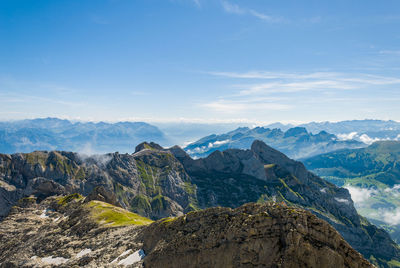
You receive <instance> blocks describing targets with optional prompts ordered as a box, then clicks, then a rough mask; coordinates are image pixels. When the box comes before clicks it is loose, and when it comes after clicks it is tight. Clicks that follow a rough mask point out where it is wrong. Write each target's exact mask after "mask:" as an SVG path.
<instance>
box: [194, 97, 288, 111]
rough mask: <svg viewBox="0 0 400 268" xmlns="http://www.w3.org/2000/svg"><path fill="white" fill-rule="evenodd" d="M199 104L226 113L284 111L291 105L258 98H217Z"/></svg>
mask: <svg viewBox="0 0 400 268" xmlns="http://www.w3.org/2000/svg"><path fill="white" fill-rule="evenodd" d="M201 106H203V107H206V108H209V109H212V110H214V111H216V112H222V113H227V114H234V113H240V112H244V111H285V110H290V109H291V108H292V107H291V106H290V105H287V104H282V103H277V102H272V101H262V100H261V101H260V100H224V99H221V100H217V101H212V102H209V103H204V104H201Z"/></svg>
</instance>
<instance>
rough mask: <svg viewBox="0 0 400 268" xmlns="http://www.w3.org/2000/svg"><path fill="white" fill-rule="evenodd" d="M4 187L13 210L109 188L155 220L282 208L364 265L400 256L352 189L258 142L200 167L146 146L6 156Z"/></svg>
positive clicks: (178, 153) (0, 168)
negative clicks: (250, 206) (360, 209)
mask: <svg viewBox="0 0 400 268" xmlns="http://www.w3.org/2000/svg"><path fill="white" fill-rule="evenodd" d="M0 182H1V183H2V185H0V189H2V196H1V198H3V199H7V200H9V201H8V203H7V204H10V205H6V206H5V207H6V208H9V207H10V206H11V205H12V204H13V203H15V201H16V200H18V198H21V197H23V196H28V195H31V194H33V195H36V196H38V197H39V198H40V199H43V198H45V197H46V196H49V195H54V194H60V193H74V192H79V193H81V194H83V195H88V194H90V193H91V192H93V190H94V189H95V187H97V186H103V187H104V188H105V189H106V190H107V191H111V192H113V193H114V195H115V196H116V199H117V201H118V203H119V204H120V205H121V206H122V207H124V208H126V209H129V210H131V211H133V212H137V213H139V214H140V215H143V216H147V217H150V218H152V219H160V218H163V217H167V216H179V215H182V214H183V213H186V212H189V211H193V210H198V209H200V208H207V207H215V206H224V207H230V208H235V207H239V206H241V205H243V204H245V203H249V202H260V203H262V202H266V201H276V202H284V203H286V204H287V205H289V206H297V207H302V208H305V209H307V210H309V211H311V212H312V213H314V214H315V215H317V216H318V217H320V218H322V219H324V220H326V221H328V222H329V223H330V224H332V225H333V226H334V227H335V228H336V229H337V230H338V231H339V232H340V233H341V234H342V235H343V237H344V238H345V239H346V241H347V242H349V244H350V245H352V246H353V247H354V248H355V249H356V250H358V251H360V252H361V253H362V254H363V255H364V256H365V257H366V258H371V259H372V260H375V259H376V261H377V263H379V264H381V265H384V264H385V263H387V262H388V261H391V260H392V259H393V260H399V257H400V252H399V249H398V247H397V245H396V244H395V243H394V242H393V241H392V240H391V239H390V238H389V236H388V235H387V233H385V232H384V231H382V230H380V229H377V228H376V227H375V226H373V225H371V224H370V223H369V222H368V221H366V220H365V219H363V218H361V217H360V216H359V215H358V214H357V212H356V210H355V209H354V206H353V201H352V200H351V198H350V195H349V193H348V191H347V190H346V189H342V188H338V187H336V186H335V185H333V184H331V183H329V182H326V181H324V180H322V179H321V178H319V177H317V176H315V175H314V174H312V173H310V172H308V171H307V170H306V169H305V167H304V166H303V164H302V163H300V162H297V161H294V160H291V159H289V158H287V157H286V156H285V155H284V154H282V153H280V152H278V151H276V150H274V149H272V148H271V147H269V146H267V145H266V144H264V143H263V142H260V141H255V142H254V143H253V144H252V147H251V149H250V150H236V149H230V150H226V151H224V152H219V151H216V152H214V153H213V154H211V155H210V156H208V157H207V158H203V159H197V160H193V159H192V158H190V157H189V156H188V155H187V154H186V153H185V152H184V151H183V150H182V149H181V148H179V147H172V148H170V149H162V148H161V147H160V146H158V145H155V144H152V143H143V144H140V145H139V146H138V147H137V150H136V152H135V153H134V154H118V153H114V154H107V155H103V156H101V157H100V156H97V157H89V158H84V159H82V157H79V155H77V154H74V153H67V152H49V153H48V152H34V153H31V154H15V155H0ZM39 195H40V196H39ZM4 214H6V210H3V215H4Z"/></svg>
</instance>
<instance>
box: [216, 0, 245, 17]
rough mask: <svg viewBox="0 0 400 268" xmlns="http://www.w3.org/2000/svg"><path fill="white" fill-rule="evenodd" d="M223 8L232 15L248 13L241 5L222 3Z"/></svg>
mask: <svg viewBox="0 0 400 268" xmlns="http://www.w3.org/2000/svg"><path fill="white" fill-rule="evenodd" d="M222 7H223V8H224V10H225V11H226V12H228V13H232V14H245V13H246V11H245V10H244V9H242V8H241V7H239V5H236V4H231V3H229V2H228V1H222Z"/></svg>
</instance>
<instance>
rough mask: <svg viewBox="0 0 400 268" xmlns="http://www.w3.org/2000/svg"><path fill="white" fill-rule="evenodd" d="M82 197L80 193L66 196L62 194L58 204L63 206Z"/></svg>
mask: <svg viewBox="0 0 400 268" xmlns="http://www.w3.org/2000/svg"><path fill="white" fill-rule="evenodd" d="M82 199H83V196H82V195H80V194H77V193H75V194H70V195H67V196H64V197H62V198H60V200H59V201H58V204H59V205H61V206H65V205H66V204H68V203H70V202H72V201H80V200H82Z"/></svg>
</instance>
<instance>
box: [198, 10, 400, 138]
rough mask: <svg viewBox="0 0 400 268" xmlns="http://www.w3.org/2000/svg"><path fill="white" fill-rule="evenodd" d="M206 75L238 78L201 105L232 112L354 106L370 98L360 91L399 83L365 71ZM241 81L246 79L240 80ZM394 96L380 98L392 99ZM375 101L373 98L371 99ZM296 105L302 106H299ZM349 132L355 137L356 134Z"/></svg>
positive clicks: (261, 72) (215, 73) (393, 79)
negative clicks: (227, 91) (229, 90)
mask: <svg viewBox="0 0 400 268" xmlns="http://www.w3.org/2000/svg"><path fill="white" fill-rule="evenodd" d="M230 8H231V9H232V12H234V11H233V10H236V11H235V12H242V10H241V9H240V8H239V7H235V6H233V7H230ZM208 74H209V75H212V76H218V77H223V78H228V79H229V80H232V79H238V80H239V81H241V83H240V84H231V85H230V86H229V87H230V88H232V89H233V90H234V91H233V93H231V94H230V95H225V96H220V97H219V98H218V99H217V100H216V101H211V102H207V103H203V104H202V105H201V106H202V107H205V108H207V109H209V108H211V109H212V110H214V111H219V112H225V113H232V114H233V113H241V114H243V113H244V112H255V111H262V110H266V111H271V110H272V111H285V110H289V109H291V108H293V107H296V109H301V108H303V107H304V108H305V107H307V108H306V109H310V107H313V105H310V104H317V105H321V104H322V103H327V104H333V103H335V104H336V105H337V106H345V105H351V106H354V104H355V103H357V104H360V103H361V102H362V104H363V105H364V103H366V102H370V101H371V98H370V97H368V95H366V94H363V92H362V91H363V90H365V91H368V92H369V91H370V90H371V89H372V88H375V87H376V86H377V85H379V86H382V87H383V86H388V85H400V78H397V77H391V76H379V75H371V74H367V73H340V72H309V73H306V72H302V73H300V72H268V71H248V72H223V71H222V72H221V71H214V72H208ZM243 81H245V82H244V83H243ZM249 81H250V82H252V83H249ZM231 83H232V82H231ZM303 92H304V95H303V94H302V96H301V97H299V96H300V94H299V93H303ZM305 94H307V95H305ZM379 99H380V98H379ZM395 99H396V98H390V99H387V100H381V99H380V100H381V101H390V102H393V101H395ZM261 100H262V101H261ZM376 100H377V99H374V101H376ZM299 105H302V106H303V107H299ZM311 109H312V108H311ZM352 135H354V137H356V136H355V135H356V134H352ZM357 135H361V134H357ZM347 138H348V137H347V136H345V134H343V135H342V139H347ZM357 138H359V140H361V139H362V141H363V142H366V143H368V144H370V143H372V142H374V141H376V140H374V139H371V138H369V137H368V136H362V137H361V136H360V137H358V136H357Z"/></svg>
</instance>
